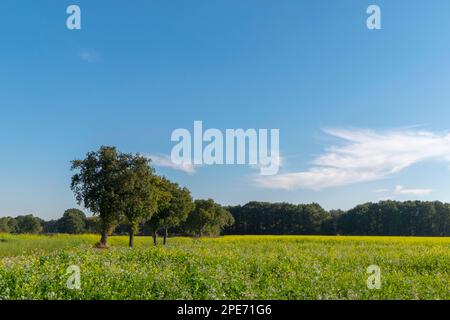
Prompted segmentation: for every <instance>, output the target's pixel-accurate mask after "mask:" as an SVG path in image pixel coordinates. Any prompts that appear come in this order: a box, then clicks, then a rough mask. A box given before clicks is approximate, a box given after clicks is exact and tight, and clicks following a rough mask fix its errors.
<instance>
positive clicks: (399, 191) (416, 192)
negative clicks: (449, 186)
mask: <svg viewBox="0 0 450 320" xmlns="http://www.w3.org/2000/svg"><path fill="white" fill-rule="evenodd" d="M431 192H433V190H432V189H405V188H404V187H403V186H396V187H395V189H394V194H396V195H401V196H405V195H406V196H426V195H428V194H430V193H431Z"/></svg>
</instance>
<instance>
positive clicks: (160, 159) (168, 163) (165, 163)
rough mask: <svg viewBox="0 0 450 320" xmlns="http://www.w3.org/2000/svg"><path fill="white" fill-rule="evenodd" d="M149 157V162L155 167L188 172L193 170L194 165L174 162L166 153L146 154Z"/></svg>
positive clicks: (190, 172)
mask: <svg viewBox="0 0 450 320" xmlns="http://www.w3.org/2000/svg"><path fill="white" fill-rule="evenodd" d="M147 157H148V158H149V159H151V161H152V162H151V163H152V164H153V165H154V166H157V167H165V168H170V169H173V170H178V171H183V172H186V173H189V174H192V173H194V172H195V167H194V166H193V165H192V164H187V163H186V164H176V163H174V162H173V161H172V159H170V156H168V155H155V154H151V155H147Z"/></svg>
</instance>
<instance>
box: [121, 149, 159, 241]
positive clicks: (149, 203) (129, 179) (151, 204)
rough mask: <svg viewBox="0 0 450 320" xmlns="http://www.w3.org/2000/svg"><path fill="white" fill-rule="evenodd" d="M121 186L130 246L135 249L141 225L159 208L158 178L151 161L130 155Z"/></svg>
mask: <svg viewBox="0 0 450 320" xmlns="http://www.w3.org/2000/svg"><path fill="white" fill-rule="evenodd" d="M121 185H122V186H123V187H122V191H121V193H120V196H121V199H122V206H123V207H122V211H123V213H124V218H125V220H126V223H127V225H128V229H129V236H130V241H129V246H130V247H133V246H134V235H135V233H136V232H137V231H138V229H139V225H140V223H142V222H144V221H145V220H147V219H149V218H150V217H151V216H152V214H153V213H154V212H155V211H156V207H157V196H158V189H157V185H156V176H155V175H154V170H153V168H152V167H151V166H150V164H149V160H148V159H147V158H145V157H143V156H140V155H128V165H127V168H126V170H125V171H124V173H123V175H122V180H121Z"/></svg>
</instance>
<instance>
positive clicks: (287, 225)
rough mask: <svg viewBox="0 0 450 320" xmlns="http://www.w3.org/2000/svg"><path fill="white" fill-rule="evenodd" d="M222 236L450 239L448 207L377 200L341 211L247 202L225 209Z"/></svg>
mask: <svg viewBox="0 0 450 320" xmlns="http://www.w3.org/2000/svg"><path fill="white" fill-rule="evenodd" d="M227 209H228V210H229V211H230V212H231V213H232V215H233V217H234V219H235V223H234V224H233V225H232V226H230V227H228V228H227V229H226V230H225V231H224V233H226V234H273V235H281V234H286V235H289V234H291V235H314V234H323V235H382V236H384V235H385V236H450V204H447V203H442V202H439V201H435V202H423V201H406V202H398V201H381V202H378V203H365V204H362V205H358V206H356V207H355V208H353V209H351V210H348V211H342V210H331V211H326V210H324V209H323V208H322V207H321V206H320V205H318V204H315V203H313V204H306V205H303V204H300V205H294V204H289V203H266V202H250V203H248V204H246V205H244V206H233V207H228V208H227Z"/></svg>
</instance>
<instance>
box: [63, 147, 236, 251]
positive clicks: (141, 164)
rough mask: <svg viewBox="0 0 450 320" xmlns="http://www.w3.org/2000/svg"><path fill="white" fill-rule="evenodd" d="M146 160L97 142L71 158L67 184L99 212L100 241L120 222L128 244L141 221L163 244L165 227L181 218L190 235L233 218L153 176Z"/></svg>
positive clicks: (206, 231)
mask: <svg viewBox="0 0 450 320" xmlns="http://www.w3.org/2000/svg"><path fill="white" fill-rule="evenodd" d="M149 162H150V160H149V159H147V158H146V157H143V156H141V155H138V154H129V153H121V152H119V151H117V149H116V148H115V147H101V148H100V149H99V150H98V151H97V152H89V153H88V154H87V155H86V157H85V158H84V159H82V160H74V161H73V162H72V170H74V171H76V173H75V174H74V175H73V177H72V183H71V189H72V190H73V192H74V193H75V196H76V199H77V201H78V203H79V204H82V205H84V207H86V208H87V209H89V210H90V211H91V212H92V213H93V214H94V215H95V216H97V217H98V218H99V229H100V233H101V239H100V242H99V244H98V246H99V247H105V246H107V239H108V235H109V234H111V233H112V231H113V230H114V229H115V228H116V226H117V225H119V224H125V225H126V226H127V229H128V233H129V238H130V240H129V245H130V247H133V246H134V235H135V234H136V233H137V232H138V231H139V228H140V226H142V225H145V226H146V227H147V228H148V229H149V230H150V232H151V234H152V236H153V239H154V243H155V244H157V234H158V231H159V230H163V236H164V240H163V241H164V244H166V242H167V236H168V231H169V228H176V227H179V226H180V225H181V224H183V227H184V229H186V230H187V231H190V232H192V233H193V234H195V235H198V236H202V235H203V234H214V233H219V232H220V230H221V229H222V228H223V227H225V226H228V225H230V224H232V223H233V217H232V216H231V214H230V213H229V212H228V211H227V210H225V209H224V208H222V207H221V206H220V205H218V204H216V203H215V202H214V201H213V200H211V199H210V200H196V201H195V202H194V201H193V200H192V197H191V194H190V192H189V190H188V189H186V188H182V187H180V186H179V185H178V184H176V183H173V182H171V181H169V180H168V179H166V178H164V177H160V176H157V175H156V174H155V172H154V169H153V168H152V167H151V166H150V163H149Z"/></svg>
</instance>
